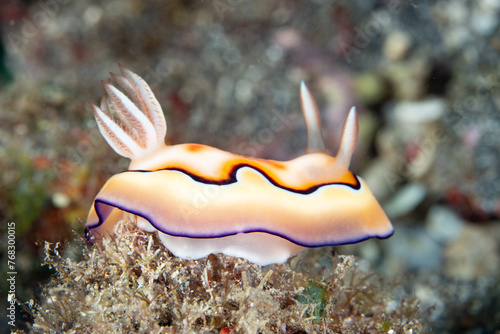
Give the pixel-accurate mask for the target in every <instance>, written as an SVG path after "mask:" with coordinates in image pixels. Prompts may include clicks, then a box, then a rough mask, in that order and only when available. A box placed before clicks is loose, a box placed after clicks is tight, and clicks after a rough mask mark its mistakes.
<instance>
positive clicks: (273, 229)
mask: <svg viewBox="0 0 500 334" xmlns="http://www.w3.org/2000/svg"><path fill="white" fill-rule="evenodd" d="M120 70H121V72H122V75H116V74H111V76H112V78H113V79H114V80H115V82H116V83H118V85H119V86H121V87H122V89H123V91H124V92H125V93H127V94H128V96H129V97H127V95H126V94H125V93H124V92H122V91H121V90H119V89H117V88H116V87H115V86H113V85H112V84H111V81H110V82H102V84H103V86H104V90H105V91H106V93H107V96H108V97H106V96H105V95H103V96H102V99H101V104H100V107H98V106H96V105H94V104H93V103H90V106H91V109H92V111H93V113H94V116H95V118H96V120H97V124H98V127H99V129H100V131H101V133H102V135H103V136H104V138H105V139H106V141H107V142H108V143H109V145H110V146H111V147H112V148H113V149H114V150H115V151H116V152H117V153H118V154H120V155H122V156H124V157H127V158H129V159H131V162H130V166H129V169H128V170H127V171H124V172H121V173H118V174H116V175H114V176H112V177H111V178H110V179H109V180H108V181H107V182H106V184H105V185H104V186H103V188H102V189H101V190H100V192H99V193H98V194H97V196H96V197H95V200H94V203H93V205H92V208H91V210H90V212H89V215H88V218H87V224H86V234H87V237H88V238H90V239H98V238H100V237H101V236H102V235H104V234H106V233H109V232H110V231H112V229H113V226H114V225H115V223H117V222H118V221H119V220H121V219H130V220H132V221H133V222H136V224H137V226H138V227H139V228H141V229H143V230H145V231H148V232H157V233H158V236H159V239H160V240H161V241H162V243H163V244H164V245H165V246H166V248H167V249H169V250H170V251H171V252H172V253H173V254H174V255H176V256H178V257H181V258H184V259H199V258H202V257H205V256H207V255H209V254H211V253H224V254H226V255H231V256H236V257H242V258H245V259H247V260H249V261H251V262H254V263H256V264H259V265H267V264H272V263H283V262H285V261H286V260H287V259H288V258H289V257H290V256H291V255H293V254H295V253H297V252H299V251H301V250H304V249H305V248H307V247H319V246H325V245H341V244H348V243H355V242H359V241H362V240H365V239H368V238H372V237H376V238H387V237H389V236H391V235H392V233H393V228H392V225H391V223H390V222H389V219H388V218H387V216H386V215H385V213H384V211H383V209H382V208H381V206H380V205H379V203H378V202H377V200H376V199H375V197H374V196H373V194H372V192H371V191H370V190H369V189H368V187H367V185H366V184H365V182H364V181H363V180H362V179H361V178H360V177H359V176H356V175H355V174H353V173H352V172H350V171H349V169H348V168H349V163H350V160H351V155H352V153H353V150H354V146H355V144H356V140H357V135H358V120H357V116H356V111H355V109H354V108H352V109H351V111H350V112H349V114H348V115H347V118H346V121H345V124H344V128H343V130H342V137H341V142H340V147H339V151H338V153H337V156H336V157H332V156H330V155H328V154H326V150H325V146H324V143H323V139H322V135H321V130H320V128H321V124H320V117H319V112H318V108H317V106H316V102H315V101H314V98H313V97H312V95H311V93H310V92H309V90H308V88H307V87H306V86H305V84H304V83H302V85H301V87H300V99H301V105H302V112H303V114H304V118H305V121H306V127H307V132H308V150H307V153H306V154H305V155H303V156H300V157H298V158H295V159H293V160H290V161H275V160H265V159H258V158H251V157H245V156H241V155H237V154H232V153H229V152H225V151H222V150H219V149H217V148H213V147H210V146H205V145H201V144H178V145H172V146H168V145H165V141H164V140H165V135H166V130H167V125H166V121H165V116H164V114H163V111H162V109H161V106H160V104H159V103H158V101H157V99H156V98H155V96H154V94H153V93H152V91H151V88H150V87H149V86H148V84H147V83H146V82H145V81H144V80H143V79H142V78H141V77H140V76H138V75H137V74H135V73H133V72H132V71H130V70H128V69H126V68H124V67H123V66H120Z"/></svg>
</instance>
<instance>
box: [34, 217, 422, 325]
mask: <svg viewBox="0 0 500 334" xmlns="http://www.w3.org/2000/svg"><path fill="white" fill-rule="evenodd" d="M82 243H85V241H84V239H83V238H82ZM83 249H84V250H83V252H84V254H83V260H82V261H80V262H76V261H74V260H71V259H69V258H66V257H63V256H62V255H61V254H62V252H61V247H60V245H59V244H56V245H54V244H50V243H46V244H45V264H46V265H48V266H50V267H52V268H53V269H54V270H55V271H56V275H55V277H53V278H52V280H51V281H50V282H49V283H48V284H47V285H45V286H44V287H43V288H42V291H43V292H42V296H41V299H40V305H38V306H34V307H32V312H33V315H34V318H35V320H34V325H33V331H34V332H41V333H42V332H43V333H61V332H65V333H81V332H85V333H90V332H96V333H102V332H116V333H129V332H134V333H323V332H328V333H338V332H342V333H344V334H346V333H413V334H415V333H420V332H421V329H422V325H421V324H420V323H419V321H418V319H417V318H418V317H419V314H420V310H419V308H418V301H417V300H410V301H408V300H402V301H401V300H397V299H394V298H393V297H391V295H392V294H393V293H394V289H395V288H394V286H392V285H390V284H387V283H386V282H384V281H383V280H382V279H381V278H380V277H379V276H377V275H375V274H365V273H363V272H362V271H361V270H360V269H359V267H358V266H357V263H356V260H355V258H354V257H353V256H342V255H340V256H334V257H333V258H332V261H333V263H334V271H333V275H331V278H329V279H328V280H325V279H324V278H321V277H309V276H308V275H307V274H305V273H303V272H298V271H296V270H294V269H293V268H292V267H293V265H292V264H291V263H293V262H297V260H298V261H299V262H300V261H301V260H300V259H297V258H295V259H292V260H289V261H288V262H287V263H285V264H282V265H271V266H266V267H261V266H259V265H256V264H253V263H251V262H249V261H247V260H244V259H240V258H235V257H231V256H226V255H220V254H217V255H214V254H212V255H210V256H208V257H207V258H204V259H200V260H184V259H180V258H177V257H174V256H172V255H171V254H170V253H169V252H168V251H167V250H166V249H165V247H164V246H163V245H162V244H161V242H160V240H158V237H157V236H156V235H154V234H152V233H148V232H144V231H142V230H141V229H139V228H137V227H136V226H135V224H133V223H131V222H129V221H126V220H122V221H120V222H119V223H118V224H117V225H116V227H115V229H114V231H113V234H111V235H109V236H107V237H105V238H103V240H102V242H98V243H95V244H93V245H87V244H85V245H84V247H83Z"/></svg>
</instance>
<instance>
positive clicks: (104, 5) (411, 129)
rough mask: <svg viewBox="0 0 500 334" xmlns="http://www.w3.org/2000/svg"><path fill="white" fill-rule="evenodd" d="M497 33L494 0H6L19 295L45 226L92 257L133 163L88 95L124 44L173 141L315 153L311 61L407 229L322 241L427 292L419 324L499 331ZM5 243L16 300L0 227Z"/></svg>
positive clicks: (2, 5) (2, 30)
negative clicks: (108, 204)
mask: <svg viewBox="0 0 500 334" xmlns="http://www.w3.org/2000/svg"><path fill="white" fill-rule="evenodd" d="M499 36H500V0H478V1H473V0H439V1H431V0H423V1H417V0H415V1H403V0H385V1H374V0H373V1H371V0H355V1H349V0H337V1H326V0H307V1H306V0H300V1H294V2H289V1H274V0H272V1H252V2H250V1H243V0H207V1H160V0H151V1H138V0H123V1H122V0H110V1H106V2H102V1H96V0H84V1H67V0H29V1H28V0H24V1H22V0H17V1H14V0H3V1H2V2H0V170H1V174H0V233H1V241H0V243H1V244H2V245H6V240H7V234H6V230H7V223H8V222H15V224H16V245H17V253H16V269H17V272H18V275H17V281H16V296H17V298H18V299H20V300H21V301H26V302H27V301H29V300H31V299H33V300H35V301H37V300H38V298H40V285H41V284H44V283H45V282H47V281H48V279H49V278H50V275H51V274H52V273H53V272H52V271H51V270H50V269H49V268H47V267H46V266H44V267H41V266H40V264H41V262H42V259H43V241H49V242H52V243H55V242H59V241H62V242H66V243H67V256H69V257H73V258H75V259H77V258H78V256H80V257H81V256H82V255H81V253H82V250H81V248H80V247H81V243H80V242H79V241H75V240H79V238H78V234H80V235H81V234H82V231H83V226H84V221H85V219H86V215H87V212H88V209H89V207H90V205H91V203H92V200H93V198H94V196H95V195H96V193H97V192H98V191H99V189H100V188H101V187H102V185H103V184H104V182H105V181H106V180H107V178H109V177H110V176H111V175H113V174H115V173H116V172H118V171H122V170H124V169H126V168H127V164H128V161H127V160H126V159H123V158H121V157H119V156H118V155H117V154H115V153H114V152H113V151H112V149H111V148H110V147H109V146H108V145H107V143H106V142H105V141H104V139H103V138H102V137H101V135H100V133H99V131H98V129H97V125H96V123H95V120H94V119H93V116H92V113H91V111H90V108H89V107H88V104H87V101H89V100H90V101H93V102H94V103H95V102H97V101H98V99H99V97H100V96H101V94H102V92H103V89H102V87H101V85H100V81H101V80H107V78H108V77H109V72H110V71H111V72H114V73H117V72H118V71H119V70H118V66H117V63H121V64H123V65H125V66H126V67H128V68H129V69H131V70H133V71H134V72H136V73H137V74H139V75H140V76H142V77H143V78H144V79H145V80H146V81H147V82H148V83H149V84H150V85H151V87H152V88H153V91H154V93H155V94H156V97H157V98H158V100H159V101H160V103H161V105H162V107H163V109H164V111H165V114H166V118H167V123H168V130H167V141H168V143H170V144H174V143H175V144H176V143H185V142H196V143H203V144H207V145H212V146H216V147H218V148H221V149H224V150H228V151H231V152H235V153H239V154H244V155H250V156H257V157H262V158H271V159H277V160H285V159H291V158H294V157H296V156H298V155H300V154H303V153H304V151H305V146H306V133H305V126H304V122H303V119H302V115H301V114H300V104H299V94H298V93H299V85H300V82H301V80H304V81H305V82H306V84H307V85H308V87H309V88H310V90H311V92H312V93H313V95H314V96H315V97H316V99H317V102H318V106H319V108H320V110H321V112H322V121H323V134H324V137H325V141H326V144H327V146H328V150H329V152H330V153H331V154H333V155H335V153H336V150H337V147H338V140H339V139H340V131H341V127H342V122H343V120H344V118H345V115H346V114H347V112H348V110H349V109H350V108H351V107H352V106H356V108H357V110H358V111H359V118H360V139H359V141H358V144H357V148H356V151H355V157H354V161H353V163H352V165H351V169H352V170H353V171H354V172H355V173H357V174H359V175H361V176H362V177H363V178H364V179H365V180H366V181H367V183H368V184H369V185H370V187H371V189H372V190H373V192H374V193H375V196H376V197H377V198H378V199H379V200H380V201H381V203H382V205H383V207H384V208H385V210H386V212H387V214H388V215H389V217H390V218H391V221H392V222H393V225H394V227H395V234H394V236H393V237H391V238H390V239H388V240H383V241H379V240H370V241H366V242H363V243H360V244H356V245H351V246H344V247H335V248H334V249H333V248H331V249H323V250H324V251H325V252H327V253H328V252H331V251H334V252H336V253H337V254H354V255H356V256H358V257H359V259H358V260H357V262H358V264H359V266H361V267H366V268H371V269H370V270H371V271H375V272H378V273H379V274H380V275H381V276H382V277H385V278H386V279H389V280H395V281H398V282H399V284H400V287H399V292H397V291H396V292H394V291H393V292H392V293H394V294H395V295H394V296H392V297H396V295H397V294H398V293H399V294H400V295H411V296H413V297H415V298H416V299H418V300H420V303H421V309H422V310H425V309H426V308H428V307H430V306H433V307H434V308H433V309H431V310H430V311H429V312H426V313H425V315H424V316H423V318H422V319H421V320H420V321H421V322H422V323H425V326H424V331H428V332H434V333H471V334H480V333H495V331H499V330H500V283H499V282H500V279H499V278H500V130H499V129H500V37H499ZM270 124H273V125H274V126H271V125H270ZM276 124H278V125H279V126H278V127H276V126H275V125H276ZM73 231H76V234H75V232H73ZM37 242H41V243H38V244H37ZM316 254H317V252H316V251H313V252H311V254H310V256H312V257H314V256H315V255H316ZM0 255H1V263H0V267H1V268H2V272H1V274H0V291H2V298H1V301H0V317H1V318H2V319H5V314H4V312H5V310H6V307H7V306H6V298H4V297H3V291H6V290H7V281H6V278H7V276H6V274H5V273H6V272H7V270H6V268H5V266H6V263H7V260H6V246H2V247H1V248H0ZM257 276H258V275H257ZM260 278H261V277H260V276H259V279H260ZM19 312H20V313H19V314H18V317H17V319H18V324H19V326H20V327H21V329H23V328H25V327H23V325H22V322H23V321H25V322H29V321H31V320H30V316H29V314H27V313H25V312H24V311H21V310H20V311H19ZM8 330H9V327H8V326H7V325H6V323H4V322H3V321H2V322H0V332H3V331H8Z"/></svg>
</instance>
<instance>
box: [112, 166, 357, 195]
mask: <svg viewBox="0 0 500 334" xmlns="http://www.w3.org/2000/svg"><path fill="white" fill-rule="evenodd" d="M243 167H249V168H252V169H253V170H256V171H257V172H259V173H261V174H262V175H263V176H264V177H265V178H266V179H267V180H268V181H269V182H271V183H272V184H273V185H274V186H275V187H278V188H281V189H284V190H287V191H290V192H294V193H298V194H304V195H308V194H311V193H313V192H315V191H316V190H318V189H319V188H321V187H324V186H329V185H343V186H346V187H349V188H352V189H354V190H359V189H360V188H361V183H360V182H359V179H358V177H357V176H356V174H354V173H352V172H349V173H351V174H352V176H353V177H354V179H355V180H356V183H355V184H350V183H345V182H326V183H320V184H317V185H314V186H311V187H309V188H306V189H298V188H292V187H288V186H286V185H283V184H280V183H278V182H277V181H276V180H275V179H273V178H272V177H271V176H269V175H268V174H267V173H266V172H264V171H263V170H261V169H260V168H258V167H255V166H252V165H250V164H238V165H234V166H233V167H232V168H231V171H230V172H229V176H228V178H226V179H222V180H214V179H213V178H208V177H204V176H200V175H197V174H194V173H191V172H189V171H188V170H186V169H184V168H180V167H167V168H161V169H155V170H153V171H150V170H140V169H137V170H127V171H124V172H122V173H128V172H138V173H154V172H158V171H162V170H173V171H178V172H181V173H184V174H186V175H188V176H189V177H190V178H192V179H193V180H194V181H196V182H199V183H204V184H216V185H220V186H225V185H229V184H233V183H236V182H238V179H237V178H236V174H237V172H238V170H239V169H240V168H243Z"/></svg>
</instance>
